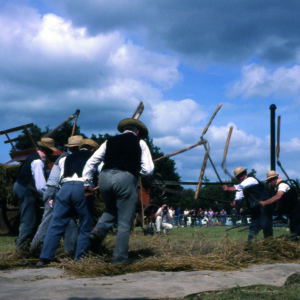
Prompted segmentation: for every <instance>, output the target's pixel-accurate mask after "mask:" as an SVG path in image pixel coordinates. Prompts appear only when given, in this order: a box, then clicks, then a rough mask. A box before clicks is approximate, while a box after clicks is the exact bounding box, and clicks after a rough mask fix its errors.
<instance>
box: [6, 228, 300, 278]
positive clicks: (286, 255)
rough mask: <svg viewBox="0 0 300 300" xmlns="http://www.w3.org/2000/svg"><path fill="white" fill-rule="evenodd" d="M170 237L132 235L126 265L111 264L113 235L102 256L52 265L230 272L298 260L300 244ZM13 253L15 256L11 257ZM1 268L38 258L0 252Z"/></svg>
mask: <svg viewBox="0 0 300 300" xmlns="http://www.w3.org/2000/svg"><path fill="white" fill-rule="evenodd" d="M171 238H172V236H171V235H170V236H169V237H168V236H167V237H166V236H154V237H151V236H143V235H142V233H141V232H139V233H136V234H134V237H133V238H131V240H130V251H129V260H128V261H127V262H126V264H118V265H114V266H112V265H111V264H110V261H111V258H112V251H113V248H114V241H115V237H113V236H109V237H107V239H106V244H105V245H104V246H103V249H102V253H104V254H102V255H101V256H97V255H94V254H90V255H89V256H88V257H86V258H84V259H82V260H81V261H79V262H74V261H73V260H72V259H70V258H66V257H65V256H64V254H63V253H62V251H63V250H62V248H61V249H60V253H58V254H57V255H56V259H57V260H56V262H54V263H51V265H50V266H51V267H57V268H62V269H64V270H66V272H67V273H68V274H70V275H75V276H79V277H97V276H111V275H118V274H125V273H133V272H142V271H173V272H175V271H195V270H212V271H232V270H238V269H242V268H247V267H249V266H251V265H257V264H273V263H287V262H289V263H290V262H300V244H299V243H295V242H292V241H290V240H288V239H284V238H282V239H268V240H259V241H257V242H254V243H252V244H250V245H249V244H247V243H245V242H240V241H239V242H238V241H231V240H228V239H227V237H226V236H224V238H222V239H220V240H218V241H212V240H209V239H205V238H202V239H200V240H199V241H188V240H185V241H182V240H172V239H171ZM13 255H15V256H14V257H13ZM0 261H1V263H0V268H1V269H3V268H8V267H10V268H11V267H34V266H35V263H36V262H37V261H38V259H37V258H33V257H32V256H31V257H30V255H28V254H26V255H25V256H23V257H21V256H20V254H19V257H18V258H17V257H16V254H12V253H5V254H2V255H0Z"/></svg>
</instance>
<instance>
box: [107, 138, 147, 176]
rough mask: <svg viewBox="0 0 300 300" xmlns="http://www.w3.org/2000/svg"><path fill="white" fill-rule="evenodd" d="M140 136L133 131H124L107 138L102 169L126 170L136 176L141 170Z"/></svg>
mask: <svg viewBox="0 0 300 300" xmlns="http://www.w3.org/2000/svg"><path fill="white" fill-rule="evenodd" d="M141 155H142V149H141V147H140V138H139V137H137V136H136V135H135V134H133V133H124V134H121V135H117V136H114V137H112V138H109V139H108V140H107V142H106V151H105V157H104V166H103V169H119V170H123V171H128V172H130V173H132V174H133V175H134V176H136V177H138V176H139V172H140V170H141Z"/></svg>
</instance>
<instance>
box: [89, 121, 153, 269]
mask: <svg viewBox="0 0 300 300" xmlns="http://www.w3.org/2000/svg"><path fill="white" fill-rule="evenodd" d="M118 130H119V131H120V132H121V133H122V134H120V135H117V136H113V137H111V138H109V139H108V140H107V141H105V142H104V143H103V144H102V145H101V146H100V148H99V149H98V150H97V151H96V152H95V154H94V155H93V156H92V157H91V158H90V159H89V160H88V161H87V164H86V166H85V168H84V171H83V178H84V181H85V184H84V185H85V193H86V195H88V194H90V193H93V183H92V182H91V179H92V177H93V174H94V173H95V171H96V166H97V165H99V163H101V162H104V165H103V167H102V171H101V173H100V175H99V191H100V193H101V196H102V198H103V201H104V203H105V207H106V210H105V212H104V213H103V214H102V216H101V218H100V220H99V222H98V223H97V224H96V227H95V228H94V230H92V232H91V234H90V249H91V250H93V251H94V252H98V249H99V245H100V244H101V242H102V240H103V239H104V238H105V237H106V235H107V233H108V230H109V229H110V228H111V227H112V226H113V225H114V224H116V223H117V224H118V232H117V240H116V246H115V250H114V253H113V260H112V264H116V263H121V262H123V261H125V260H127V258H128V243H129V236H130V230H131V227H132V224H133V220H134V218H135V209H136V204H137V202H138V177H139V176H148V175H151V174H152V173H153V169H154V164H153V161H152V157H151V153H150V150H149V148H148V146H147V144H146V142H145V141H144V140H143V139H145V138H147V137H148V129H147V127H146V126H145V125H144V124H143V123H142V122H141V121H139V120H135V119H124V120H122V121H121V122H120V123H119V125H118Z"/></svg>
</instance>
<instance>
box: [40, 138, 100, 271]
mask: <svg viewBox="0 0 300 300" xmlns="http://www.w3.org/2000/svg"><path fill="white" fill-rule="evenodd" d="M98 148H99V145H98V144H97V143H96V142H95V141H93V140H90V139H83V140H82V141H81V142H80V145H79V149H80V150H79V151H77V152H75V153H72V154H70V155H68V156H67V157H64V158H62V159H61V160H60V161H59V166H60V168H61V184H62V187H61V189H60V190H59V192H58V193H57V196H56V200H55V207H54V210H53V217H52V219H51V221H50V225H49V229H48V231H47V234H46V237H45V242H44V245H43V248H42V252H41V255H40V261H39V262H38V263H37V265H36V266H37V267H43V266H45V265H47V264H48V263H50V262H51V261H53V259H54V255H55V252H56V250H57V248H58V245H59V241H60V238H61V236H62V235H63V233H64V231H65V229H66V227H67V225H68V223H69V222H70V220H71V219H72V217H73V215H74V211H76V213H77V215H78V218H79V235H78V239H77V245H76V252H75V260H78V259H80V258H81V257H82V256H84V255H85V254H86V253H87V252H88V245H89V234H90V232H91V230H92V229H93V210H94V201H93V199H92V198H91V197H86V196H85V195H84V188H83V178H82V171H83V168H84V166H85V164H86V162H87V160H88V159H89V158H90V157H91V156H92V154H93V152H94V151H95V150H97V149H98Z"/></svg>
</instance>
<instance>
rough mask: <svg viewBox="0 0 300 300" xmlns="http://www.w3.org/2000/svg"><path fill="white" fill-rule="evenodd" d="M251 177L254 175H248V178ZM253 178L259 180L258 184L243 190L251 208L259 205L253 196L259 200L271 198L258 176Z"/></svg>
mask: <svg viewBox="0 0 300 300" xmlns="http://www.w3.org/2000/svg"><path fill="white" fill-rule="evenodd" d="M250 177H253V176H248V178H250ZM253 178H254V179H256V180H257V184H255V185H252V186H250V187H249V188H247V189H244V190H243V192H244V196H245V197H246V199H247V203H248V204H249V205H250V208H253V207H256V206H258V205H259V204H258V203H257V202H256V201H255V200H254V199H253V198H255V199H257V200H258V201H263V200H267V199H268V198H269V195H268V192H267V191H266V190H265V185H264V184H263V183H262V182H260V181H259V180H258V179H257V178H255V177H253Z"/></svg>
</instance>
